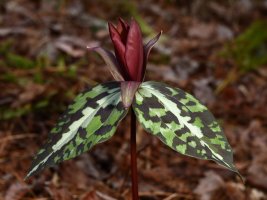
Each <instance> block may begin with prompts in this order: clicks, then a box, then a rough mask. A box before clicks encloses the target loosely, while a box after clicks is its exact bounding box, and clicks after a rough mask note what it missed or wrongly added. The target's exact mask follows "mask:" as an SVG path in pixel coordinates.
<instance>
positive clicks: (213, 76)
mask: <svg viewBox="0 0 267 200" xmlns="http://www.w3.org/2000/svg"><path fill="white" fill-rule="evenodd" d="M118 17H123V18H124V19H126V20H129V19H130V18H131V17H134V18H135V19H136V20H137V21H138V22H139V23H140V25H141V28H142V31H143V35H144V38H145V40H146V41H147V40H148V39H149V38H151V37H152V36H154V35H155V34H157V33H158V32H159V31H160V30H163V33H164V34H163V37H162V38H161V39H160V41H159V43H158V44H157V45H156V46H155V48H154V49H153V51H152V53H151V56H150V58H149V64H148V69H147V76H146V80H155V81H163V82H167V83H168V84H170V85H172V86H176V87H179V88H182V89H183V90H186V91H187V92H190V93H192V94H193V95H195V96H196V97H197V98H199V99H200V100H201V101H202V102H203V103H204V104H205V105H207V106H208V107H209V108H210V110H211V111H212V112H213V113H214V115H215V116H216V118H217V119H218V120H219V122H220V123H221V125H222V126H223V128H224V130H225V134H226V136H227V138H228V140H229V143H230V144H231V146H232V147H233V151H234V160H235V163H236V166H237V168H238V169H239V170H240V173H241V174H242V175H243V176H244V177H245V179H246V182H245V184H243V183H242V182H241V180H240V179H239V178H238V177H237V176H236V175H235V174H233V173H232V172H230V171H228V170H226V169H225V168H223V167H220V166H218V165H216V164H215V163H214V162H211V161H202V160H197V159H194V158H189V157H185V156H182V155H180V154H178V153H175V152H173V151H172V150H170V149H168V148H167V147H165V145H164V144H162V143H161V142H160V141H159V140H158V139H157V138H155V137H152V136H151V135H149V134H147V133H145V132H144V130H143V129H142V128H141V127H140V126H139V127H138V136H137V138H138V149H139V158H138V168H139V188H140V199H141V200H162V199H163V200H177V199H189V200H195V199H199V200H243V199H247V200H265V199H267V148H266V145H267V106H266V105H267V68H266V66H267V1H266V0H228V1H223V0H217V1H215V0H214V1H212V0H193V1H187V0H157V1H156V0H154V1H153V0H142V1H141V0H134V1H126V0H113V1H107V0H98V1H96V0H84V1H81V0H80V1H79V0H53V1H52V0H0V199H6V200H20V199H23V200H24V199H27V200H37V199H38V200H48V199H53V200H54V199H55V200H71V199H81V200H102V199H103V200H114V199H120V200H124V199H130V194H131V193H130V171H129V170H130V155H129V129H128V127H129V119H128V118H126V119H125V120H124V121H123V123H121V125H120V126H119V128H118V130H117V132H116V134H115V136H114V137H113V138H112V139H111V140H110V141H108V142H105V143H103V144H100V145H97V146H96V147H95V148H93V149H92V150H91V151H90V152H89V153H85V154H83V155H81V156H79V157H77V158H76V159H74V160H71V161H66V162H63V163H62V164H60V165H59V166H56V167H52V168H49V169H46V170H44V171H43V172H42V173H40V174H38V175H36V176H34V177H32V178H30V179H29V180H27V181H26V182H24V180H23V179H24V176H25V175H26V173H27V170H28V169H29V167H30V164H31V161H32V159H33V156H34V155H35V153H36V152H37V150H38V149H39V148H40V147H41V146H42V144H43V143H44V141H45V139H46V138H47V135H48V133H49V131H50V130H51V128H52V127H53V126H54V124H55V122H56V120H57V118H58V117H59V116H60V114H62V112H63V111H64V110H65V108H66V106H67V105H68V103H70V102H71V100H72V99H73V98H74V97H75V96H76V95H77V94H78V93H79V92H80V91H82V90H83V89H85V88H86V87H89V86H91V85H94V84H96V83H98V82H106V81H109V80H113V79H112V77H111V75H110V73H109V72H108V68H107V67H106V66H105V63H104V62H103V60H102V59H101V58H100V57H99V56H98V55H96V54H95V53H93V52H87V50H86V46H87V45H89V46H96V45H101V46H104V47H106V48H110V49H112V46H111V41H110V39H109V34H108V29H107V21H111V22H113V23H116V20H117V18H118Z"/></svg>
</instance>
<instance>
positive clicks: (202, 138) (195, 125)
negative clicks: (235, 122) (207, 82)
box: [133, 81, 239, 174]
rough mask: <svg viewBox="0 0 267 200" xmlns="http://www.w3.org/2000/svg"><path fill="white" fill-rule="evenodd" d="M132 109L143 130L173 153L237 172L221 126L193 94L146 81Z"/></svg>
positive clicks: (137, 93) (138, 92)
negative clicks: (204, 160) (213, 162)
mask: <svg viewBox="0 0 267 200" xmlns="http://www.w3.org/2000/svg"><path fill="white" fill-rule="evenodd" d="M133 108H134V111H135V113H136V116H137V119H138V121H139V122H140V123H141V124H142V126H143V127H144V129H145V130H146V131H147V132H149V133H151V134H153V135H155V136H157V137H158V138H159V139H160V140H161V141H162V142H163V143H164V144H166V145H167V146H169V147H170V148H172V149H173V150H175V151H177V152H179V153H181V154H184V155H188V156H192V157H195V158H200V159H207V160H213V161H215V162H217V163H218V164H220V165H222V166H224V167H226V168H228V169H230V170H232V171H234V172H236V173H238V171H237V169H236V167H235V166H234V164H233V153H232V149H231V147H230V145H229V143H228V141H227V139H226V137H225V136H224V133H223V131H222V129H221V127H220V126H219V124H218V123H217V121H216V120H215V118H214V116H213V115H212V114H211V113H210V112H209V111H208V109H207V108H206V107H205V106H204V105H202V104H201V103H200V101H199V100H197V99H196V98H195V97H193V96H192V95H190V94H188V93H186V92H184V91H182V90H181V89H178V88H173V87H170V86H168V85H166V84H163V83H157V82H152V81H149V82H144V83H142V84H141V85H140V86H139V89H138V90H137V92H136V94H135V99H134V101H133ZM238 174H239V173H238Z"/></svg>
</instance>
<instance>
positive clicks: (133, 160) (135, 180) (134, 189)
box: [131, 108, 139, 200]
mask: <svg viewBox="0 0 267 200" xmlns="http://www.w3.org/2000/svg"><path fill="white" fill-rule="evenodd" d="M131 172H132V173H131V175H132V196H133V200H139V198H138V172H137V154H136V116H135V113H134V111H133V108H131Z"/></svg>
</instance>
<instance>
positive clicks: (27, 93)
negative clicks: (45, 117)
mask: <svg viewBox="0 0 267 200" xmlns="http://www.w3.org/2000/svg"><path fill="white" fill-rule="evenodd" d="M44 91H45V86H44V85H40V84H36V83H29V84H28V85H26V86H25V88H24V91H23V92H22V93H21V94H20V95H19V96H18V98H17V100H16V101H15V102H14V103H13V104H12V107H18V106H20V105H23V104H25V103H28V102H31V101H32V100H34V99H35V98H36V97H37V96H39V95H41V94H42V93H43V92H44Z"/></svg>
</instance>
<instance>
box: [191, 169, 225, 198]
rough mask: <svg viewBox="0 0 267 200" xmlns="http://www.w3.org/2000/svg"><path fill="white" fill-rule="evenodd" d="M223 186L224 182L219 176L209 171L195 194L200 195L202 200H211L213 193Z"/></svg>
mask: <svg viewBox="0 0 267 200" xmlns="http://www.w3.org/2000/svg"><path fill="white" fill-rule="evenodd" d="M223 185H224V181H223V179H222V178H221V177H220V176H219V175H217V174H215V173H214V172H213V171H208V172H206V173H205V177H204V178H202V179H201V180H200V182H199V184H198V186H197V188H196V189H195V190H194V193H196V194H197V195H199V197H200V199H201V200H211V197H212V193H213V192H214V191H216V190H217V189H218V188H220V187H222V186H223Z"/></svg>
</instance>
